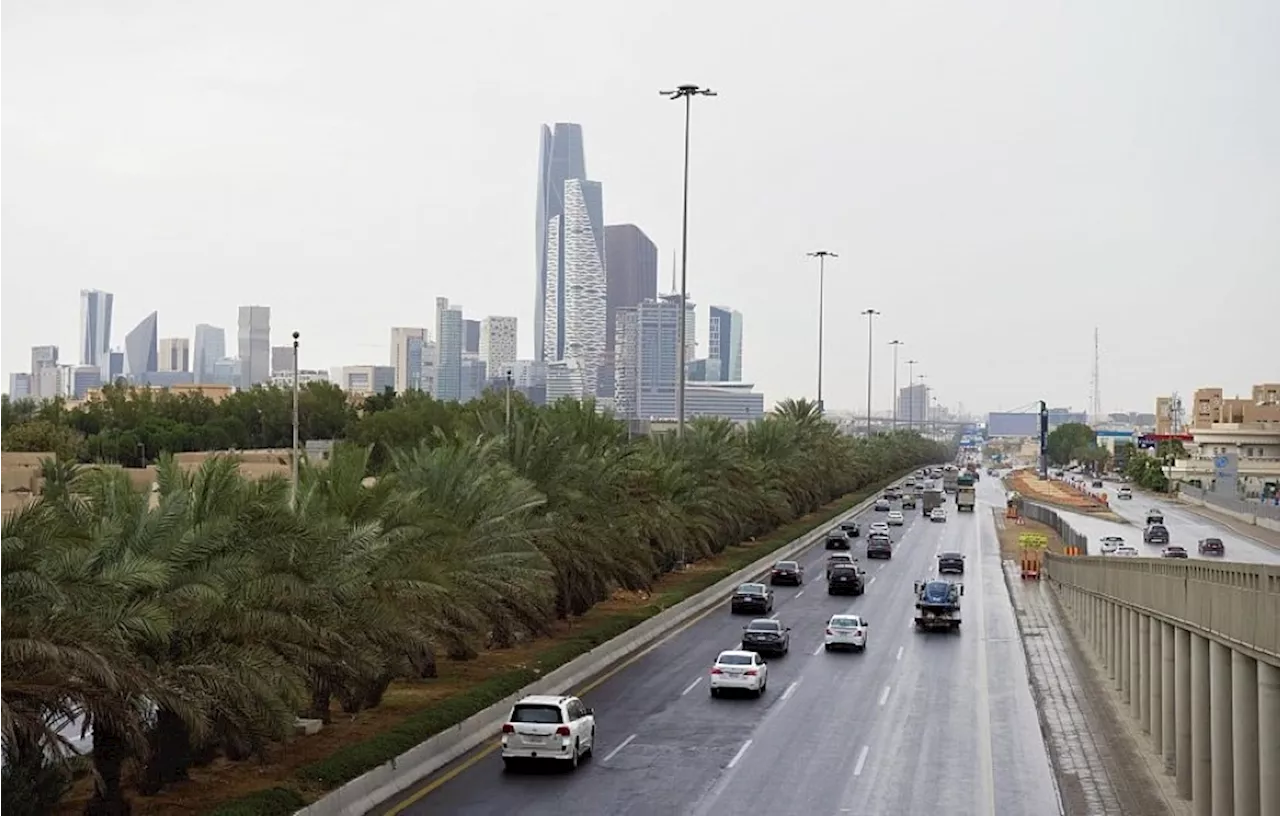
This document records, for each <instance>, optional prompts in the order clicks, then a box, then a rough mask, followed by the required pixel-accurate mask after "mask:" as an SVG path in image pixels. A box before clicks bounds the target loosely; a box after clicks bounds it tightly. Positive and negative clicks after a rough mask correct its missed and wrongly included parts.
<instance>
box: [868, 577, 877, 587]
mask: <svg viewBox="0 0 1280 816" xmlns="http://www.w3.org/2000/svg"><path fill="white" fill-rule="evenodd" d="M875 582H876V577H875V576H874V575H872V576H871V580H870V581H867V586H871V585H872V584H874V583H875Z"/></svg>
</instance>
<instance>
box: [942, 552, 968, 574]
mask: <svg viewBox="0 0 1280 816" xmlns="http://www.w3.org/2000/svg"><path fill="white" fill-rule="evenodd" d="M947 573H955V574H957V575H964V555H963V554H961V553H958V552H944V553H940V554H939V555H938V574H939V575H946V574H947Z"/></svg>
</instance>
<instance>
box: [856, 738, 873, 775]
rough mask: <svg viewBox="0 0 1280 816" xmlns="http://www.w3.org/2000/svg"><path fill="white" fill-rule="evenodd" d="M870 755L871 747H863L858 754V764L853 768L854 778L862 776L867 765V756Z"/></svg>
mask: <svg viewBox="0 0 1280 816" xmlns="http://www.w3.org/2000/svg"><path fill="white" fill-rule="evenodd" d="M869 753H871V746H870V745H864V746H862V750H861V751H859V752H858V762H857V764H855V765H854V766H853V775H854V776H862V766H863V765H866V764H867V754H869Z"/></svg>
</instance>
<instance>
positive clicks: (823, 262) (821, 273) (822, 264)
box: [808, 249, 840, 414]
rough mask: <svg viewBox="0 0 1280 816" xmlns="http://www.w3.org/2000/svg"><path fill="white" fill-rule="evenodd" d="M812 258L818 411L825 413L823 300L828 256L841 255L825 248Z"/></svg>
mask: <svg viewBox="0 0 1280 816" xmlns="http://www.w3.org/2000/svg"><path fill="white" fill-rule="evenodd" d="M808 255H809V257H810V258H817V259H818V413H819V414H821V413H823V408H822V346H823V336H822V332H823V318H824V317H825V316H826V308H825V304H824V301H823V294H824V289H825V288H826V279H827V258H839V257H840V256H839V255H837V254H835V253H834V252H828V251H827V250H825V249H819V250H817V251H816V252H810V253H808Z"/></svg>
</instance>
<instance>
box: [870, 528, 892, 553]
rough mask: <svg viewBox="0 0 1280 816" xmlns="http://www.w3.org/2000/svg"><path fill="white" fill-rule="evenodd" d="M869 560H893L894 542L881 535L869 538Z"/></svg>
mask: <svg viewBox="0 0 1280 816" xmlns="http://www.w3.org/2000/svg"><path fill="white" fill-rule="evenodd" d="M867 558H893V540H892V539H890V538H889V536H887V535H883V534H880V533H877V534H875V535H873V536H871V537H870V538H868V539H867Z"/></svg>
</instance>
